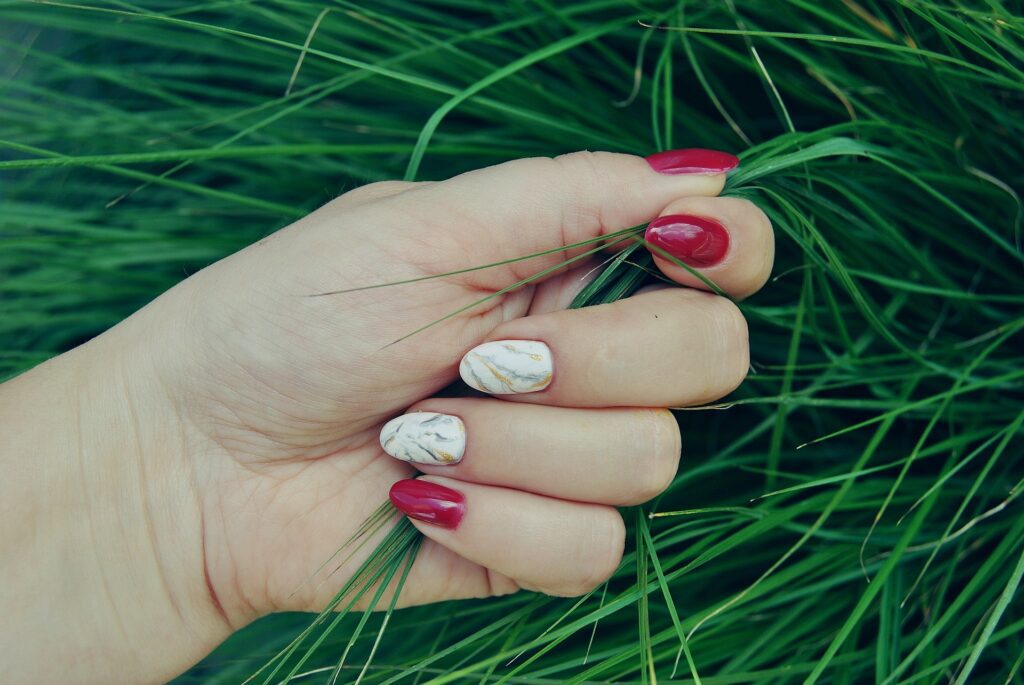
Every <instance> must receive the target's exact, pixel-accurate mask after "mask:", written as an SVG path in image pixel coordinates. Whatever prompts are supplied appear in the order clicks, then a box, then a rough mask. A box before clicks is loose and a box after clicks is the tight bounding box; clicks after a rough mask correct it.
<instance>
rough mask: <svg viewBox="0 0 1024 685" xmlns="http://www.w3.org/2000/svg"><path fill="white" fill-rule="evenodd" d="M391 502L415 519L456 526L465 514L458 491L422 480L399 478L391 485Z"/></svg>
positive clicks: (463, 503) (463, 499) (464, 500)
mask: <svg viewBox="0 0 1024 685" xmlns="http://www.w3.org/2000/svg"><path fill="white" fill-rule="evenodd" d="M389 496H390V497H391V503H392V504H394V505H395V508H396V509H398V510H399V511H400V512H402V513H403V514H405V515H406V516H408V517H409V518H414V519H416V520H417V521H426V522H427V523H433V524H436V525H438V526H441V527H442V528H457V527H458V525H459V522H460V521H461V520H462V515H463V514H465V513H466V498H465V497H463V495H462V493H461V492H459V491H458V490H452V489H451V488H446V487H445V486H443V485H438V484H437V483H431V482H430V481H426V480H416V479H409V480H400V481H398V482H397V483H395V484H394V485H392V486H391V492H390V493H389Z"/></svg>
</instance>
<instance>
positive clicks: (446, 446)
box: [380, 411, 466, 466]
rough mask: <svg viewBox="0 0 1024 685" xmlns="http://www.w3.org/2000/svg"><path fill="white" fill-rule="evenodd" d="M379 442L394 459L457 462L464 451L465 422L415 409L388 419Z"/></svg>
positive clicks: (439, 462) (453, 417) (417, 462)
mask: <svg viewBox="0 0 1024 685" xmlns="http://www.w3.org/2000/svg"><path fill="white" fill-rule="evenodd" d="M380 446H381V448H382V449H383V450H384V451H385V452H387V453H388V454H390V455H391V456H392V457H394V458H395V459H401V460H402V461H411V462H413V463H415V464H433V465H435V466H436V465H438V464H457V463H459V462H460V461H462V455H463V454H464V453H465V451H466V426H465V424H463V423H462V419H460V418H459V417H458V416H451V415H449V414H438V413H437V412H432V411H417V412H412V413H411V414H404V415H403V416H399V417H398V418H396V419H391V420H390V421H388V422H387V423H385V424H384V428H382V429H381V431H380Z"/></svg>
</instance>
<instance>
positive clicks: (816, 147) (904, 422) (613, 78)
mask: <svg viewBox="0 0 1024 685" xmlns="http://www.w3.org/2000/svg"><path fill="white" fill-rule="evenodd" d="M327 8H328V9H325V6H324V5H322V4H314V3H309V2H304V1H300V0H267V1H266V2H250V1H247V0H211V1H208V2H202V3H198V4H193V5H184V4H182V3H177V2H171V1H170V0H145V2H144V4H143V5H139V4H133V3H131V2H124V1H120V0H117V1H114V2H110V3H106V4H102V5H95V6H89V7H84V6H73V5H64V4H59V3H48V4H32V3H24V2H9V1H8V2H3V3H2V4H0V55H2V59H0V202H2V213H0V237H2V240H3V242H2V246H3V249H2V250H0V274H2V275H3V278H2V279H0V301H2V302H3V316H2V317H0V367H2V368H0V374H3V375H10V374H13V373H16V372H18V371H19V370H21V369H24V368H26V367H28V366H31V365H33V364H35V363H37V362H39V361H41V360H42V359H45V358H47V357H48V356H51V355H53V354H55V353H58V352H60V351H62V350H64V349H67V348H68V347H70V346H73V345H75V344H77V343H79V342H81V341H83V340H86V339H88V338H89V337H91V336H93V335H95V334H97V333H98V332H100V331H102V330H104V329H105V328H106V327H108V326H110V325H112V324H113V323H115V322H116V321H117V320H119V319H120V318H122V317H124V316H126V315H127V314H129V313H130V312H131V311H133V310H134V309H136V308H138V307H139V306H140V305H142V304H143V303H145V302H146V301H148V300H149V299H151V298H152V297H154V296H155V295H156V294H158V293H159V292H161V291H162V290H163V289H165V288H167V287H168V286H170V285H171V284H173V283H174V282H175V281H177V280H179V279H180V278H182V277H183V276H185V275H187V274H188V273H190V272H192V271H194V270H196V269H198V268H201V267H202V266H204V265H205V264H208V263H210V262H212V261H214V260H216V259H218V258H219V257H221V256H223V255H225V254H228V253H230V252H231V251H233V250H235V249H237V248H240V247H242V246H243V245H245V244H247V243H249V242H251V241H253V240H255V239H257V238H259V237H261V236H263V235H266V234H267V233H269V232H271V231H273V230H274V229H276V228H278V227H280V226H282V225H284V224H286V223H288V222H289V221H290V220H292V219H294V218H295V217H296V216H300V215H301V214H302V213H303V212H306V211H308V210H310V209H312V208H314V207H315V206H317V205H318V204H320V203H322V202H324V201H325V200H327V199H329V198H331V197H332V196H334V195H336V194H338V193H340V192H342V191H344V190H345V189H348V188H351V187H354V186H356V185H359V184H362V183H365V182H368V181H374V180H379V179H384V178H401V177H403V176H404V177H406V178H416V179H420V178H437V177H444V176H449V175H452V174H455V173H457V172H460V171H463V170H466V169H469V168H473V167H477V166H481V165H484V164H489V163H493V162H498V161H501V160H504V159H510V158H514V157H521V156H528V155H551V154H557V153H560V152H565V151H569V150H573V149H579V148H591V149H608V150H620V151H627V152H634V153H639V154H647V153H650V152H652V151H654V150H656V149H664V148H669V147H673V146H678V147H684V146H686V147H689V146H702V147H712V148H719V149H739V150H745V152H743V154H742V158H743V164H742V166H741V168H740V170H739V171H738V172H736V173H735V174H734V175H733V176H732V177H731V179H730V183H729V186H728V189H727V193H729V194H732V195H737V196H743V197H749V198H751V199H753V200H755V201H756V202H758V203H759V204H760V205H761V206H762V207H764V208H765V210H766V211H767V212H768V214H769V215H770V217H771V218H772V220H773V222H774V224H775V226H776V231H777V234H778V242H779V254H778V260H777V265H776V271H775V277H774V279H773V281H772V282H771V283H770V284H769V286H768V287H766V288H765V290H764V291H763V292H762V293H761V294H759V295H757V296H755V297H754V298H752V299H751V300H749V301H748V302H744V303H743V304H742V307H743V310H744V312H745V314H746V315H747V317H748V320H749V321H750V324H751V342H752V359H753V369H752V373H751V376H750V378H749V379H748V381H747V382H746V383H745V384H744V386H743V387H742V388H741V389H740V390H739V391H737V392H736V393H735V394H734V396H732V397H730V398H729V399H728V400H727V402H725V403H723V404H722V405H720V406H717V407H713V408H702V409H696V410H684V411H680V412H679V413H678V416H679V421H680V423H681V425H682V428H683V435H684V444H685V452H684V460H683V467H682V469H681V470H680V473H679V475H678V477H677V478H676V480H675V482H674V483H673V485H672V487H671V488H670V489H669V491H668V492H667V493H665V494H664V495H663V496H662V497H660V498H659V499H658V500H657V501H655V502H653V503H650V504H648V505H645V506H644V507H642V508H639V509H637V510H636V511H635V512H634V513H633V514H632V515H630V516H627V520H628V521H630V522H631V529H632V531H633V533H634V537H633V543H631V544H630V545H629V550H628V552H627V555H626V558H625V560H624V561H623V564H622V567H621V568H620V571H619V573H618V574H617V575H616V576H615V578H613V579H612V580H611V581H610V582H609V584H608V585H607V587H605V588H601V589H599V590H597V591H595V592H594V593H592V594H591V595H588V596H587V597H585V598H582V599H578V600H565V599H553V598H547V597H540V596H535V595H530V594H527V593H521V594H519V595H515V596H511V597H507V598H501V599H496V600H489V601H482V602H463V603H453V604H448V605H442V606H432V607H423V608H417V609H409V610H402V611H398V612H395V613H391V612H384V613H382V614H375V615H371V616H369V617H368V618H366V617H363V616H358V615H355V616H348V615H344V614H343V615H342V619H341V620H340V623H339V624H338V627H337V629H336V630H334V631H333V632H330V633H322V632H317V629H319V628H320V627H322V626H323V625H324V624H326V623H328V622H333V621H334V620H335V619H334V617H333V616H329V615H325V616H322V617H321V618H320V619H318V621H319V622H318V623H317V626H316V628H317V629H314V630H311V631H309V632H308V636H309V639H308V640H307V642H305V643H303V644H302V645H297V644H296V645H294V647H290V646H289V645H292V644H293V643H292V640H293V639H294V638H295V637H296V635H298V634H300V632H301V631H304V630H306V629H307V628H308V627H309V624H310V618H309V617H303V616H294V615H285V616H274V617H270V618H268V619H265V620H263V621H260V622H258V623H257V624H255V625H253V626H251V627H250V628H248V629H246V630H244V631H242V632H241V633H240V634H238V635H236V636H234V637H233V638H232V639H231V640H229V641H228V642H227V643H226V644H225V645H224V646H223V647H222V648H221V649H220V650H218V652H216V653H215V654H214V655H212V656H211V657H210V658H209V659H208V660H207V661H206V662H204V664H201V665H200V666H198V667H196V668H195V669H193V670H192V671H191V672H189V673H188V674H186V675H184V676H182V678H181V682H183V683H185V682H204V683H221V682H224V683H227V682H232V683H237V682H240V681H242V680H244V679H245V678H247V677H248V676H250V675H252V674H253V672H255V671H256V670H257V669H259V668H260V667H262V666H263V665H264V664H266V663H267V662H268V661H269V660H270V659H271V658H272V657H273V656H274V655H275V654H277V653H279V652H280V650H282V649H290V650H292V651H291V652H288V653H287V654H285V655H283V656H288V655H291V657H292V658H291V659H290V660H287V661H285V660H284V659H281V660H278V661H275V662H272V663H271V664H270V665H269V666H268V667H267V668H266V669H265V670H264V671H262V672H260V673H259V674H258V675H257V678H256V680H255V681H256V682H263V679H265V678H267V677H268V674H271V673H273V677H272V678H270V681H271V682H278V681H279V680H280V679H281V678H283V677H285V676H286V675H287V674H288V673H289V672H292V673H293V674H299V673H315V674H316V675H309V676H308V677H307V678H305V679H304V680H313V681H316V680H317V679H320V681H328V680H329V679H330V678H331V677H332V675H333V676H338V680H339V681H346V682H352V681H355V680H357V679H358V678H361V680H362V682H365V683H393V682H394V683H398V682H401V683H445V682H509V683H518V682H531V683H583V682H655V680H661V681H664V680H666V679H669V678H674V679H676V681H679V682H691V681H695V680H698V679H699V680H700V682H702V683H704V684H705V685H711V684H725V683H795V682H835V683H860V682H869V681H877V682H884V683H910V682H915V683H916V682H926V683H927V682H935V683H938V682H946V681H949V680H950V679H953V680H956V681H958V682H993V683H1001V682H1006V683H1013V682H1017V683H1020V682H1024V674H1022V661H1024V657H1022V656H1021V655H1022V654H1024V608H1022V604H1021V599H1020V597H1021V595H1020V592H1019V589H1018V586H1019V584H1020V582H1021V578H1022V574H1024V517H1022V516H1021V512H1022V510H1021V500H1020V498H1019V495H1020V493H1021V489H1022V487H1024V446H1022V445H1024V442H1022V439H1021V438H1022V436H1021V433H1022V423H1024V412H1022V407H1024V392H1022V384H1024V363H1022V362H1024V359H1022V357H1024V354H1022V350H1024V344H1022V335H1021V332H1020V331H1021V328H1022V327H1024V311H1022V307H1021V305H1022V304H1024V269H1022V252H1021V206H1020V201H1019V198H1018V195H1017V193H1018V191H1019V189H1020V188H1022V187H1024V182H1022V181H1024V170H1022V167H1021V160H1022V159H1024V116H1022V107H1021V103H1022V101H1024V71H1022V70H1024V40H1022V35H1024V17H1022V12H1021V9H1022V8H1021V5H1020V3H1019V2H1009V1H1005V0H1002V1H1001V0H988V1H984V2H983V1H981V0H978V1H977V2H967V1H963V0H950V1H948V2H930V1H927V0H898V1H893V2H888V1H887V2H882V1H881V0H843V1H841V2H840V1H838V0H837V1H830V2H814V1H812V0H789V1H788V2H758V1H757V0H724V1H722V2H717V1H715V2H700V3H697V2H693V3H689V4H684V3H672V2H661V1H654V0H652V1H651V2H635V3H634V2H621V1H615V0H589V1H582V0H566V1H564V2H554V1H552V0H516V1H514V2H509V3H487V2H481V1H480V0H424V1H420V2H406V1H404V0H380V1H378V2H373V3H353V2H348V1H347V0H337V1H336V2H334V3H331V4H330V5H328V6H327ZM652 26H654V27H657V28H650V27H652ZM314 29H315V31H314ZM645 254H646V252H645V251H644V250H637V249H632V250H630V251H629V252H627V253H624V254H623V255H622V257H621V258H620V259H617V260H615V261H613V262H611V263H610V264H609V265H608V267H607V269H606V271H605V272H604V273H603V274H602V276H601V278H600V279H599V281H597V282H596V283H595V285H593V286H591V288H589V289H588V290H587V291H586V292H585V293H584V294H583V296H582V300H581V301H580V302H578V303H577V304H580V305H583V304H591V303H594V302H601V301H609V300H613V299H617V298H619V297H622V296H625V295H627V294H628V293H630V292H632V291H633V290H635V289H636V287H638V286H639V285H640V284H642V283H643V282H644V281H645V280H646V279H648V278H651V275H650V274H649V272H648V263H647V262H646V261H644V260H645V257H644V255H645ZM468 266H476V265H467V267H468ZM367 285H372V284H367ZM383 516H384V514H380V517H383ZM381 520H383V519H381V518H378V520H377V521H376V523H377V524H379V523H380V521H381ZM415 540H416V538H415V536H414V535H412V534H411V533H410V532H409V529H408V527H407V526H406V527H399V528H396V529H395V531H394V532H393V533H392V534H391V535H390V536H389V537H388V542H387V544H386V545H385V546H384V547H382V548H380V549H378V553H377V554H376V555H375V557H374V559H375V560H376V561H375V562H370V563H368V564H367V565H366V566H365V567H364V573H363V574H362V580H364V581H365V580H368V579H371V578H378V579H396V580H397V579H400V578H401V576H402V574H403V573H404V569H405V568H407V563H408V562H407V560H408V558H409V557H408V555H407V550H409V549H410V547H413V546H414V545H415ZM340 542H341V541H339V543H340ZM371 591H372V590H371ZM352 596H353V595H351V594H350V595H348V596H346V597H341V596H339V598H338V600H337V605H338V607H344V606H346V605H347V604H345V603H347V602H349V601H350V600H351V599H352ZM343 602H344V603H343ZM638 618H639V621H640V622H639V628H638ZM385 620H387V621H388V625H387V630H386V631H383V632H382V631H381V630H380V629H381V627H382V625H381V624H382V622H384V621H385ZM381 635H383V636H382V637H381ZM318 640H319V641H320V644H319V645H316V641H318ZM311 644H312V645H315V646H316V648H315V649H313V650H309V649H308V647H309V646H310V645H311ZM343 654H344V655H345V656H344V660H343V662H341V661H339V659H341V658H342V655H343ZM371 655H372V657H373V658H372V660H371V659H370V657H371ZM300 659H301V662H300ZM275 669H276V670H275Z"/></svg>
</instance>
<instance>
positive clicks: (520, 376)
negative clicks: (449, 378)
mask: <svg viewBox="0 0 1024 685" xmlns="http://www.w3.org/2000/svg"><path fill="white" fill-rule="evenodd" d="M459 375H461V376H462V380H464V381H465V382H466V385H468V386H470V387H472V388H476V389H477V390H479V391H481V392H486V393H490V394H492V395H516V394H521V393H527V392H539V391H541V390H543V389H544V388H546V387H548V386H549V385H551V379H552V378H553V376H554V363H553V361H552V358H551V348H549V347H548V346H547V345H545V344H544V343H542V342H540V341H539V340H495V341H493V342H486V343H483V344H482V345H477V346H476V347H474V348H473V349H471V350H470V351H469V352H467V353H466V356H464V357H463V358H462V362H461V363H460V364H459Z"/></svg>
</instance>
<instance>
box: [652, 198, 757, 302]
mask: <svg viewBox="0 0 1024 685" xmlns="http://www.w3.org/2000/svg"><path fill="white" fill-rule="evenodd" d="M644 239H645V240H646V241H647V243H648V250H649V251H650V252H651V254H652V255H653V257H654V261H655V264H656V265H657V266H658V268H659V269H660V270H661V272H662V273H664V274H665V275H666V276H668V277H669V278H670V279H672V280H673V281H675V282H676V283H679V284H680V285H685V286H689V287H692V288H698V289H701V290H713V288H711V287H710V286H709V285H708V284H707V283H706V282H705V281H704V280H702V279H701V278H700V276H703V277H704V278H706V279H707V280H708V281H710V282H711V283H713V284H714V285H715V286H716V287H718V288H719V289H721V291H723V292H724V293H726V294H727V295H729V296H730V297H733V298H736V299H742V298H745V297H749V296H750V295H752V294H754V293H756V292H757V291H758V290H760V289H761V287H762V286H764V284H765V283H766V282H767V281H768V278H769V277H770V275H771V270H772V266H773V264H774V259H775V237H774V232H773V231H772V227H771V222H770V221H769V220H768V217H767V216H766V215H765V213H764V212H763V211H761V209H759V208H758V207H757V206H756V205H754V204H753V203H752V202H750V201H749V200H743V199H739V198H731V197H688V198H682V199H679V200H676V201H675V202H673V203H671V204H669V205H668V206H667V207H666V208H665V209H664V211H663V212H662V213H661V216H659V217H658V218H657V219H655V220H654V221H652V222H651V223H650V224H649V225H648V228H647V230H646V231H645V234H644ZM680 263H681V264H680ZM683 265H685V266H683ZM687 267H689V268H687ZM690 269H693V270H694V271H696V272H698V273H699V274H700V276H698V275H696V274H695V273H693V271H691V270H690Z"/></svg>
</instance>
